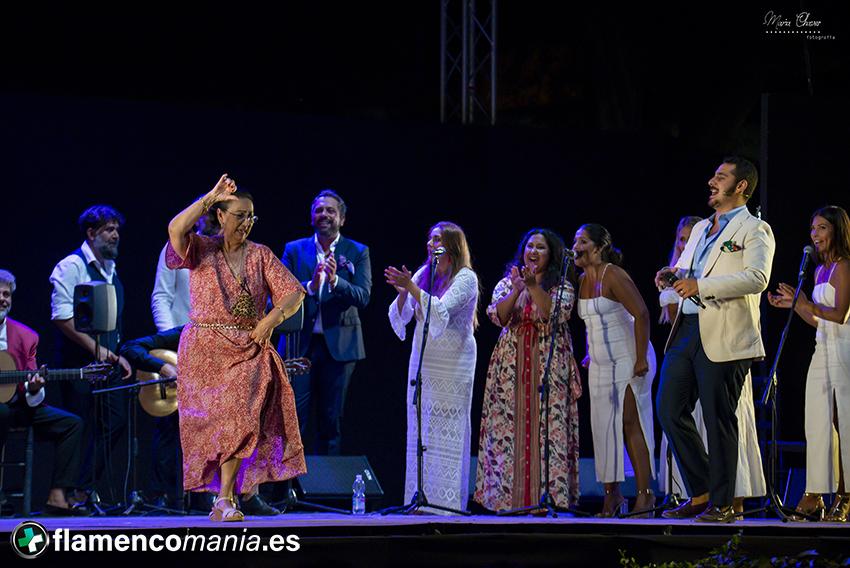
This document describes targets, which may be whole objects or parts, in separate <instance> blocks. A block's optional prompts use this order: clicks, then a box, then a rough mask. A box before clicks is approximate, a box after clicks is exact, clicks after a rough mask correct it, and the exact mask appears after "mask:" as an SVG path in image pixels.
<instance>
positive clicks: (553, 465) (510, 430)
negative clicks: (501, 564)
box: [475, 229, 581, 511]
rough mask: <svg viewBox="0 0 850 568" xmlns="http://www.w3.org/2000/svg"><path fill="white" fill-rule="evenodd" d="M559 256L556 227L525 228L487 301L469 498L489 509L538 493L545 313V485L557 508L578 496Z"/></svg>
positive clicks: (577, 389) (568, 289) (520, 503)
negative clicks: (495, 333) (488, 336)
mask: <svg viewBox="0 0 850 568" xmlns="http://www.w3.org/2000/svg"><path fill="white" fill-rule="evenodd" d="M563 255H564V242H563V240H562V239H561V238H560V237H559V236H558V235H557V234H555V233H554V232H552V231H549V230H547V229H532V230H531V231H529V232H528V233H527V234H526V235H525V237H524V238H523V240H522V242H521V244H520V247H519V250H518V252H517V256H516V259H515V260H514V262H513V263H512V265H511V267H510V269H509V271H508V274H507V275H506V276H505V277H504V278H503V279H502V280H501V281H500V282H499V283H498V284H497V285H496V289H495V291H494V292H493V298H492V302H491V303H490V306H489V307H488V308H487V315H488V316H489V317H490V319H491V320H492V321H493V322H494V323H495V324H496V325H499V326H501V327H502V333H501V335H500V336H499V340H498V342H497V343H496V348H495V350H494V351H493V355H492V356H491V358H490V366H489V369H488V371H487V384H486V387H485V392H484V408H483V411H482V416H481V435H480V441H479V451H478V474H477V478H476V485H475V500H476V501H477V502H479V503H481V504H482V505H483V506H484V507H486V508H488V509H490V510H493V511H498V510H504V509H511V508H517V507H527V506H532V505H536V504H538V503H539V500H540V494H541V490H542V476H541V471H542V468H543V467H544V450H545V441H544V439H543V428H542V427H541V426H542V425H541V417H542V411H543V409H542V407H541V404H540V396H539V392H538V387H539V385H540V382H541V379H542V378H543V373H544V370H545V366H546V359H547V357H548V355H549V338H550V337H551V334H550V328H551V326H550V320H552V319H554V322H555V326H556V329H557V338H556V342H555V353H554V359H553V361H552V366H551V377H550V395H549V437H550V452H551V456H550V460H549V473H550V486H549V492H550V494H551V496H552V498H553V499H554V501H555V503H556V504H557V505H558V506H559V507H564V508H566V507H572V506H574V505H575V504H576V503H577V502H578V498H579V477H578V458H579V452H578V449H579V447H578V446H579V442H578V408H577V404H576V400H577V399H578V397H579V396H581V380H580V378H579V373H578V368H577V367H576V363H575V359H574V358H573V350H572V341H571V339H570V334H569V329H568V327H567V320H568V319H569V317H570V312H571V311H572V307H573V303H574V300H575V290H574V288H573V286H572V284H571V283H570V282H569V281H567V282H565V283H564V285H562V286H560V287H559V286H558V282H559V276H560V269H561V262H562V259H563ZM558 295H560V297H561V306H560V311H559V312H558V313H557V314H556V313H554V310H555V306H556V303H557V301H556V300H557V296H558Z"/></svg>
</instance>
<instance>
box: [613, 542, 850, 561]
mask: <svg viewBox="0 0 850 568" xmlns="http://www.w3.org/2000/svg"><path fill="white" fill-rule="evenodd" d="M620 566H621V567H622V568H789V567H792V566H793V567H799V566H805V567H811V568H821V567H823V568H832V567H836V568H837V567H840V566H844V567H847V566H850V556H848V557H845V558H843V559H837V558H836V559H831V558H824V557H822V556H821V555H820V554H818V551H817V550H806V551H804V552H801V553H800V554H798V555H796V556H773V557H770V558H767V557H762V558H755V557H751V556H748V555H747V554H746V552H745V551H743V550H741V534H740V533H739V534H736V535H735V536H733V537H732V539H731V540H729V542H727V543H726V544H724V545H723V546H721V547H719V548H716V549H714V550H711V551H710V552H709V555H708V556H707V557H705V558H701V559H699V560H694V561H675V560H674V561H670V562H663V563H661V564H656V563H655V562H650V563H649V564H646V565H643V564H640V563H639V562H638V561H637V560H635V559H634V558H633V557H628V556H626V551H625V550H622V549H621V550H620Z"/></svg>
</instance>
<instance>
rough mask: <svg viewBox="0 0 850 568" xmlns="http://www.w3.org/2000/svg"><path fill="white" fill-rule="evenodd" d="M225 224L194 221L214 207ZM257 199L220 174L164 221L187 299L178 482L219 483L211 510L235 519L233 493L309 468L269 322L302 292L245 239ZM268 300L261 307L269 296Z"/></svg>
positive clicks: (205, 487) (210, 486)
mask: <svg viewBox="0 0 850 568" xmlns="http://www.w3.org/2000/svg"><path fill="white" fill-rule="evenodd" d="M213 205H216V207H217V208H218V213H217V215H218V219H219V222H220V223H221V226H222V232H221V234H220V235H218V236H215V237H204V236H200V235H197V234H195V233H194V232H193V231H192V227H193V225H194V224H195V222H196V221H197V220H198V219H199V218H200V217H201V215H203V214H204V212H205V211H207V210H208V209H209V208H210V207H211V206H213ZM255 220H256V218H255V217H254V204H253V199H252V198H251V197H250V195H248V194H244V193H238V192H236V184H235V183H234V182H233V180H232V179H230V178H228V177H227V175H226V174H225V175H223V176H222V177H221V179H220V180H219V182H218V183H217V184H216V186H215V187H214V188H213V189H212V190H211V191H210V192H209V193H208V194H207V196H206V197H204V198H203V199H201V200H198V201H197V202H195V203H193V204H192V205H190V206H189V207H187V208H186V209H185V210H183V211H182V212H181V213H180V214H178V215H177V216H176V217H175V218H174V219H173V220H172V221H171V223H169V226H168V232H169V244H168V247H167V251H166V260H167V263H168V266H169V268H188V269H190V270H191V272H190V276H189V287H190V295H191V301H192V310H191V314H190V318H191V319H190V322H189V323H188V324H187V325H186V327H185V328H184V329H183V333H182V334H181V337H180V347H179V350H178V354H177V359H178V366H179V369H180V380H179V382H178V388H177V399H178V404H179V407H180V441H181V445H182V447H183V486H184V488H185V489H186V490H189V491H217V492H218V499H216V500H215V503H214V506H213V510H212V512H211V513H210V518H211V519H212V520H216V521H241V520H242V519H243V516H242V513H241V512H240V511H239V510H238V508H237V506H236V501H235V499H234V495H235V493H243V494H246V493H251V492H252V491H253V490H254V488H256V486H257V485H258V484H260V483H263V482H266V481H276V480H285V479H290V478H292V477H295V476H297V475H300V474H302V473H304V472H305V471H306V466H305V462H304V450H303V446H302V444H301V437H300V434H299V431H298V419H297V416H296V413H295V400H294V397H293V394H292V388H291V387H290V386H289V380H288V378H287V376H286V372H285V370H284V367H283V363H282V362H281V360H280V357H279V356H278V354H277V352H276V351H275V349H274V348H273V347H272V346H271V345H270V344H269V339H270V337H271V333H272V330H273V329H274V328H275V327H276V326H277V325H279V324H280V323H281V322H282V321H283V320H284V319H286V317H288V316H290V315H291V314H293V313H294V312H295V311H297V309H298V307H299V306H300V304H301V302H302V301H303V298H304V290H303V288H302V287H301V285H300V284H299V283H298V281H297V280H296V279H295V278H294V277H293V276H292V274H290V273H289V271H288V270H287V269H286V268H285V267H284V266H283V264H282V263H281V262H280V260H279V259H278V258H277V257H276V256H275V255H274V254H273V253H272V251H271V250H270V249H269V248H268V247H266V246H263V245H259V244H256V243H252V242H250V241H248V240H247V237H248V233H249V232H250V231H251V228H252V226H253V223H254V221H255ZM269 296H271V299H272V304H273V305H274V308H273V309H272V310H271V311H270V312H269V313H268V314H265V315H264V311H265V307H266V299H267V298H268V297H269Z"/></svg>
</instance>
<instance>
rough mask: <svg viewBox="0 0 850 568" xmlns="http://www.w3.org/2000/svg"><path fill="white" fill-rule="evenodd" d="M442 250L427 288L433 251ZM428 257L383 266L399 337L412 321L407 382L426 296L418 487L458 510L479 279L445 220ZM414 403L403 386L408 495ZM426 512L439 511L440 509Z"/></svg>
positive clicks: (412, 485)
mask: <svg viewBox="0 0 850 568" xmlns="http://www.w3.org/2000/svg"><path fill="white" fill-rule="evenodd" d="M440 247H442V248H444V249H445V254H443V255H441V256H440V259H439V262H438V264H437V270H436V272H435V274H434V279H433V288H431V275H430V274H429V273H430V266H431V262H432V259H433V257H434V251H435V250H437V249H438V248H440ZM427 249H428V260H426V262H425V263H424V264H423V265H422V266H421V267H420V268H419V270H417V271H416V274H414V275H411V273H410V271H409V270H408V269H407V267H405V266H402V268H401V269H397V268H395V267H392V266H390V267H388V268H387V269H386V270H385V271H384V275H385V277H386V279H387V283H388V284H390V285H391V286H393V287H394V288H395V289H396V290H398V297H396V299H395V300H393V302H392V304H390V308H389V318H390V325H392V328H393V331H395V333H396V335H397V336H398V337H399V339H401V340H404V339H405V336H406V329H405V327H406V325H407V324H408V323H409V322H410V320H411V319H414V318H415V319H416V329H415V331H414V334H413V345H412V347H411V353H410V365H409V366H408V377H407V378H408V385H409V384H410V381H412V380H414V379H415V378H416V369H417V368H418V366H419V353H420V351H421V345H422V331H423V327H424V318H425V314H426V311H427V308H428V300H429V298H430V299H431V321H430V326H429V331H428V342H427V344H426V346H425V354H424V358H423V362H422V443H423V444H424V445H425V447H426V448H428V451H427V452H425V454H424V460H423V485H424V491H425V496H426V497H427V498H428V502H429V503H432V504H435V505H442V506H444V507H449V508H451V509H456V510H464V509H466V503H467V500H468V498H469V449H470V437H471V435H472V433H471V424H470V417H469V414H470V405H471V403H472V384H473V379H474V377H475V357H476V344H475V337H474V336H473V332H474V331H475V328H476V327H477V325H478V319H477V315H476V314H477V311H478V290H479V287H478V277H477V276H476V274H475V272H474V271H473V270H472V262H471V257H470V254H469V246H468V244H467V242H466V235H465V234H464V233H463V229H461V228H460V227H459V226H458V225H456V224H454V223H450V222H447V221H442V222H440V223H437V224H436V225H434V226H433V227H432V228H431V230H430V231H429V232H428V244H427ZM416 439H417V427H416V406H415V405H414V404H413V387H412V386H408V391H407V471H406V474H405V482H404V494H405V500H406V501H410V500H411V499H412V497H413V494H414V493H415V491H416V473H417V471H416ZM426 510H427V511H428V512H434V513H440V512H441V511H439V510H437V509H426Z"/></svg>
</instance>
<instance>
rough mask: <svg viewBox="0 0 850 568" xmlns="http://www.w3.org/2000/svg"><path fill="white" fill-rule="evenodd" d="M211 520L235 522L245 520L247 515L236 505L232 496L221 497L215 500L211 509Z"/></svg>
mask: <svg viewBox="0 0 850 568" xmlns="http://www.w3.org/2000/svg"><path fill="white" fill-rule="evenodd" d="M210 520H211V521H216V522H219V521H220V522H225V523H234V522H239V521H244V520H245V515H243V514H242V511H240V510H239V509H238V507H237V506H236V500H235V499H233V498H232V497H219V498H218V499H216V500H215V502H214V503H213V506H212V511H210Z"/></svg>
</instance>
